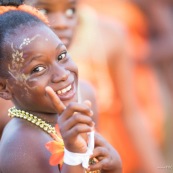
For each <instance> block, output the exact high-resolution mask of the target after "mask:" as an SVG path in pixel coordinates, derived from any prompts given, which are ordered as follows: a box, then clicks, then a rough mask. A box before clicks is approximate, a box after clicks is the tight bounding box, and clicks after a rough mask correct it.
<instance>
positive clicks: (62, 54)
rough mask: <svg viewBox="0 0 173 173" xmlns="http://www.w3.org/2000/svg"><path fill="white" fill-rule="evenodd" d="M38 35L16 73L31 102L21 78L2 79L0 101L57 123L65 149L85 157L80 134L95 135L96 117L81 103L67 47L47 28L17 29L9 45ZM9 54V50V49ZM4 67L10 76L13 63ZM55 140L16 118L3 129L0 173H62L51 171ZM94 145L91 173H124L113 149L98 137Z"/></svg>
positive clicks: (69, 168) (78, 168) (65, 169)
mask: <svg viewBox="0 0 173 173" xmlns="http://www.w3.org/2000/svg"><path fill="white" fill-rule="evenodd" d="M23 31H25V33H24V32H23ZM38 33H39V34H40V37H38V38H37V39H35V40H34V41H32V42H31V43H30V44H29V45H27V46H25V47H23V48H22V51H23V58H24V61H23V62H22V66H21V67H20V68H18V70H17V71H18V75H19V76H23V75H25V76H27V78H25V79H26V80H25V81H22V82H23V85H24V86H29V87H28V93H29V95H27V99H26V97H25V96H26V92H25V90H24V88H23V87H21V85H20V83H19V82H18V81H17V80H19V79H20V78H14V77H13V76H10V77H9V78H7V79H6V80H4V79H3V78H0V86H1V87H0V88H1V89H0V96H1V97H2V98H3V99H11V100H12V101H13V102H14V104H15V106H16V107H17V108H19V109H22V110H25V111H28V112H29V113H32V114H34V115H36V116H37V117H40V118H42V119H43V120H45V121H46V122H49V123H50V124H51V125H55V124H56V123H57V120H58V124H59V128H60V132H61V134H62V138H63V140H64V144H65V147H66V148H67V149H68V150H69V151H71V152H78V153H83V152H86V150H87V143H86V140H85V138H84V137H83V135H82V134H85V133H88V132H91V131H92V130H93V127H94V122H93V120H92V117H91V116H92V111H91V108H90V106H89V104H88V103H86V102H85V103H78V102H77V99H78V93H77V86H78V71H77V67H76V65H75V64H74V62H73V61H72V59H71V57H70V56H69V55H68V53H67V50H66V47H65V46H64V45H63V44H62V42H61V41H60V40H59V38H58V37H56V35H55V34H54V33H53V32H52V31H51V30H50V29H49V28H48V27H46V26H34V27H33V30H30V29H27V28H25V30H23V29H19V30H18V34H17V35H15V36H11V38H10V39H11V40H14V45H17V46H19V45H20V44H21V40H23V39H24V38H26V37H28V38H33V37H34V36H35V35H37V34H38ZM45 38H46V40H45ZM40 43H41V44H40ZM6 49H7V50H10V49H11V46H10V45H9V44H6ZM11 53H13V50H11ZM11 63H12V60H11ZM5 65H6V67H7V68H6V70H7V71H9V68H8V67H9V66H8V65H9V63H8V62H6V64H5ZM12 84H13V86H12ZM70 84H71V85H72V88H71V90H70V91H69V92H67V93H65V94H58V93H57V91H58V90H62V89H63V88H65V87H67V86H68V85H70ZM4 88H5V89H4ZM38 88H39V89H38ZM35 96H37V97H35ZM11 129H13V130H11ZM51 140H52V138H51V137H50V136H49V135H48V134H47V133H45V132H44V131H43V130H41V129H40V128H38V127H37V126H35V125H33V124H32V123H30V122H28V121H25V120H23V119H20V118H13V119H12V120H11V121H10V122H9V123H8V124H7V126H6V128H5V129H4V132H3V135H2V139H1V145H0V172H1V173H6V172H8V173H9V172H13V173H18V172H26V173H29V172H37V173H44V172H45V173H48V172H49V173H55V172H56V173H57V172H59V170H58V167H53V166H50V165H49V158H50V153H49V152H48V151H47V150H46V148H45V144H46V143H47V142H49V141H51ZM95 141H96V146H95V149H94V155H95V156H97V157H98V160H99V162H98V163H97V164H96V165H95V166H93V167H91V168H90V169H91V170H93V169H96V168H99V169H102V171H103V172H104V173H121V160H120V158H119V155H118V154H117V152H116V151H115V149H114V148H113V147H112V146H111V145H110V144H108V143H107V141H106V140H105V139H103V137H101V136H100V135H98V134H96V135H95ZM31 165H32V167H31ZM40 165H41V166H40ZM31 168H32V169H31ZM61 172H68V173H70V172H78V173H80V172H81V173H83V172H84V169H83V168H82V166H81V165H77V166H70V165H66V164H65V163H64V164H63V167H62V170H61Z"/></svg>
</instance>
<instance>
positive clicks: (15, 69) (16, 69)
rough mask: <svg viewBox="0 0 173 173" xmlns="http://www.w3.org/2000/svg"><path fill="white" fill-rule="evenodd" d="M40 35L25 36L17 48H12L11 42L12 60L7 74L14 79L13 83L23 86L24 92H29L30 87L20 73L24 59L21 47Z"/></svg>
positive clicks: (24, 76)
mask: <svg viewBox="0 0 173 173" xmlns="http://www.w3.org/2000/svg"><path fill="white" fill-rule="evenodd" d="M39 36H40V35H38V34H37V35H36V36H34V37H33V38H31V39H30V38H25V39H24V40H23V42H22V43H21V44H20V46H19V48H18V49H15V48H14V45H13V43H12V44H11V49H12V61H11V64H8V70H9V74H10V75H11V76H12V77H13V78H14V79H15V83H16V84H17V85H19V86H20V87H23V88H24V90H25V91H26V94H27V95H28V94H29V91H28V90H29V89H33V88H31V87H30V86H29V85H28V84H27V82H26V81H27V78H28V77H27V76H26V75H25V74H24V73H21V68H22V67H23V64H24V61H25V59H24V58H23V50H22V49H23V47H24V46H27V45H29V44H30V43H31V42H32V41H34V40H35V39H36V38H37V37H39Z"/></svg>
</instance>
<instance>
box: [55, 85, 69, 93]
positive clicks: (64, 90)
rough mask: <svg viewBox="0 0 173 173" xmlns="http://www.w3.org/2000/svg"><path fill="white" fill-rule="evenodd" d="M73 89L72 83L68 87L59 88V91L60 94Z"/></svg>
mask: <svg viewBox="0 0 173 173" xmlns="http://www.w3.org/2000/svg"><path fill="white" fill-rule="evenodd" d="M70 89H71V85H69V86H68V87H67V88H64V89H62V90H58V91H57V93H58V94H65V93H66V92H67V91H70Z"/></svg>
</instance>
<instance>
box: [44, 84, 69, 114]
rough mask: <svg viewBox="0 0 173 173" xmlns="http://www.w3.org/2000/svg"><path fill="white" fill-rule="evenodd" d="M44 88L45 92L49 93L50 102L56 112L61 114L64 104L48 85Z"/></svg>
mask: <svg viewBox="0 0 173 173" xmlns="http://www.w3.org/2000/svg"><path fill="white" fill-rule="evenodd" d="M45 90H46V93H47V94H48V95H49V97H50V99H51V100H52V103H53V105H54V107H55V109H56V110H57V112H58V114H61V113H62V112H63V111H64V110H65V108H66V107H65V105H64V104H63V102H62V101H61V100H60V99H59V97H58V96H57V95H56V93H55V92H54V90H53V89H52V88H51V87H50V86H47V87H46V88H45Z"/></svg>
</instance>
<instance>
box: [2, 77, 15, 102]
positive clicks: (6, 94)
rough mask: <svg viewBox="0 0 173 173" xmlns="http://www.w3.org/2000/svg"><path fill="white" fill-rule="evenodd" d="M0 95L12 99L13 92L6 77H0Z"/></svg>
mask: <svg viewBox="0 0 173 173" xmlns="http://www.w3.org/2000/svg"><path fill="white" fill-rule="evenodd" d="M0 97H2V98H3V99H5V100H11V98H12V94H11V92H10V90H9V88H8V87H7V82H6V80H5V79H2V78H0Z"/></svg>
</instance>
